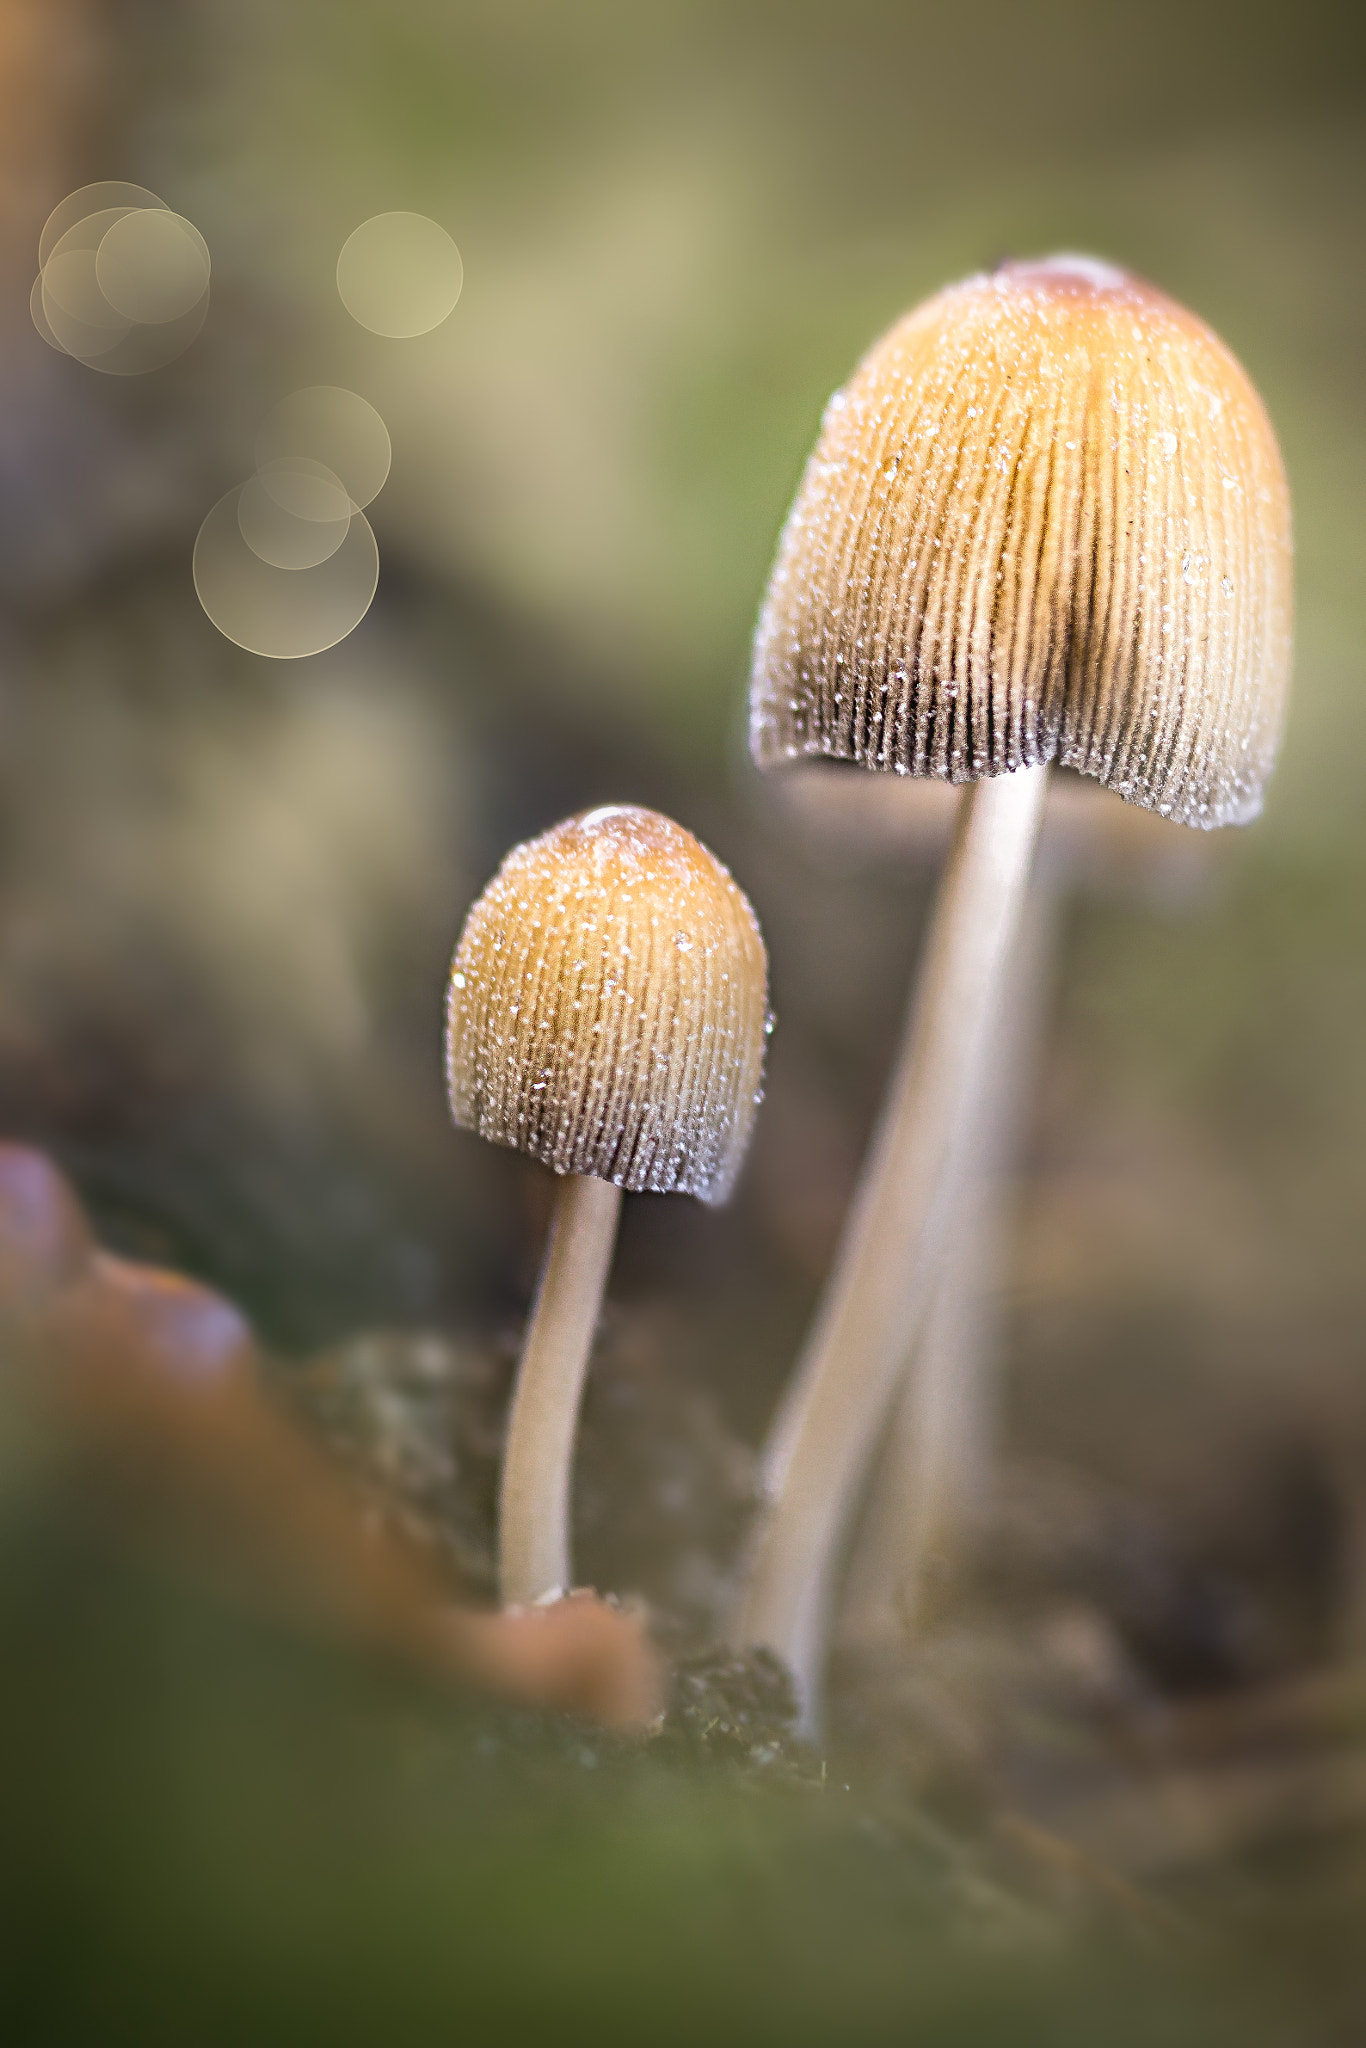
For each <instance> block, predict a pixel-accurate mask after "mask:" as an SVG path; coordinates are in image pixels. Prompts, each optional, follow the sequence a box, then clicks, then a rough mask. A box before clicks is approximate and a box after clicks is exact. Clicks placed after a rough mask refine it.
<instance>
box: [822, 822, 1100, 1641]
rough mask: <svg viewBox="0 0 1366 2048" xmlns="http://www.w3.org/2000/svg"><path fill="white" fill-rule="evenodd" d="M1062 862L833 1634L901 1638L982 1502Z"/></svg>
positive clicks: (1033, 899)
mask: <svg viewBox="0 0 1366 2048" xmlns="http://www.w3.org/2000/svg"><path fill="white" fill-rule="evenodd" d="M1060 876H1061V864H1060V863H1059V861H1058V860H1057V858H1056V855H1054V856H1053V857H1051V858H1050V857H1049V856H1048V855H1045V856H1044V858H1043V859H1042V860H1041V861H1040V862H1039V864H1038V866H1037V867H1036V869H1035V872H1034V876H1033V879H1032V881H1031V883H1030V885H1029V888H1028V891H1027V894H1026V899H1025V905H1024V914H1023V916H1022V918H1021V921H1020V927H1019V931H1018V933H1017V935H1016V941H1015V947H1014V951H1013V954H1012V957H1011V960H1010V963H1009V966H1008V968H1007V971H1006V977H1005V982H1004V985H1003V988H1002V992H1001V1001H1000V1004H999V1008H998V1011H997V1015H996V1019H995V1023H994V1025H993V1027H992V1032H991V1039H990V1049H989V1052H988V1055H987V1059H986V1062H985V1073H984V1076H983V1085H982V1087H981V1088H980V1090H979V1091H978V1093H977V1099H976V1103H975V1106H974V1109H973V1112H972V1117H971V1128H970V1131H969V1134H968V1137H967V1141H966V1144H965V1151H964V1165H963V1172H962V1176H961V1179H960V1182H959V1209H958V1213H957V1214H956V1216H955V1219H954V1223H953V1226H952V1231H951V1241H950V1243H949V1245H948V1246H947V1248H946V1252H945V1257H944V1262H943V1268H942V1271H941V1274H940V1278H939V1284H938V1286H937V1288H936V1290H935V1295H934V1301H933V1304H932V1306H931V1308H930V1311H929V1315H928V1316H927V1318H926V1322H925V1326H924V1329H923V1332H922V1334H921V1340H920V1343H919V1344H918V1346H917V1347H916V1350H915V1352H914V1355H913V1357H912V1359H911V1361H910V1370H909V1372H908V1373H907V1376H906V1380H905V1382H904V1384H903V1386H902V1390H901V1393H900V1395H899V1397H898V1399H897V1405H896V1413H895V1416H894V1419H893V1422H892V1427H891V1430H890V1432H889V1434H888V1438H887V1443H886V1446H885V1449H884V1451H883V1454H882V1456H881V1458H880V1459H879V1461H878V1466H877V1472H876V1476H875V1479H874V1481H873V1490H872V1495H871V1498H870V1501H869V1506H868V1512H867V1515H866V1516H865V1518H864V1521H863V1526H862V1528H861V1530H860V1532H859V1536H858V1539H857V1547H856V1549H855V1552H854V1556H853V1560H852V1562H851V1565H850V1570H849V1582H848V1586H847V1588H846V1592H845V1596H844V1603H843V1610H842V1614H841V1621H840V1634H841V1636H843V1637H847V1638H848V1640H849V1642H850V1643H851V1644H853V1643H857V1644H859V1645H861V1646H865V1647H867V1646H871V1645H873V1644H875V1643H877V1642H888V1641H898V1642H902V1643H904V1642H905V1641H907V1640H908V1639H909V1638H910V1637H911V1636H913V1635H914V1634H915V1633H916V1631H917V1630H918V1628H919V1627H920V1626H921V1625H922V1623H923V1621H924V1619H925V1616H926V1612H927V1610H928V1609H929V1608H931V1607H932V1606H933V1604H934V1597H933V1588H934V1586H935V1584H936V1583H937V1582H939V1581H941V1580H942V1579H943V1578H944V1577H945V1574H946V1572H947V1573H951V1571H952V1568H953V1566H954V1564H955V1563H956V1562H957V1560H958V1558H959V1557H960V1555H961V1553H962V1551H963V1549H964V1547H965V1546H966V1545H967V1544H968V1543H970V1541H971V1537H972V1533H973V1526H974V1524H975V1523H976V1522H978V1521H979V1520H980V1518H981V1516H982V1514H983V1513H984V1511H985V1507H986V1501H987V1496H988V1492H989V1486H990V1474H991V1470H992V1467H993V1465H994V1462H995V1446H996V1437H997V1420H998V1411H999V1407H1000V1354H1001V1307H1002V1289H1003V1285H1004V1276H1005V1274H1006V1271H1007V1268H1008V1263H1009V1253H1008V1245H1009V1237H1010V1208H1011V1195H1012V1191H1013V1183H1014V1181H1015V1178H1016V1174H1017V1170H1018V1162H1019V1156H1020V1151H1021V1144H1022V1137H1023V1130H1024V1125H1025V1121H1026V1118H1027V1115H1028V1112H1029V1110H1030V1108H1031V1106H1032V1104H1033V1102H1034V1097H1035V1087H1034V1082H1035V1077H1036V1075H1037V1072H1038V1064H1039V1042H1040V1039H1041V1036H1042V1029H1043V1020H1044V1016H1045V1014H1046V1010H1047V1006H1048V997H1049V992H1050V990H1051V987H1052V982H1053V965H1054V960H1055V956H1056V950H1057V924H1058V902H1059V894H1060V890H1059V881H1060Z"/></svg>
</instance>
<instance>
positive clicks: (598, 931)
mask: <svg viewBox="0 0 1366 2048" xmlns="http://www.w3.org/2000/svg"><path fill="white" fill-rule="evenodd" d="M767 1020H768V959H767V955H766V954H765V951H764V942H763V939H762V937H761V936H760V933H759V926H758V922H757V920H756V918H755V916H754V912H753V911H752V910H751V909H750V906H749V904H748V902H747V901H746V899H745V897H744V895H743V893H742V892H741V891H740V890H739V889H738V888H737V887H736V885H735V883H734V882H733V881H732V880H731V878H730V876H729V874H728V873H727V872H726V870H725V868H723V867H722V866H721V863H720V862H719V861H718V860H717V859H716V858H715V857H714V856H713V855H712V854H710V853H708V851H707V849H706V847H705V846H702V845H700V844H699V842H698V841H697V840H696V839H694V838H693V836H692V834H691V833H690V832H685V831H684V830H683V828H682V826H680V825H675V824H673V823H671V821H670V820H669V819H668V818H663V817H661V816H660V815H659V814H658V812H656V811H646V810H640V809H637V808H636V807H634V806H632V805H625V804H621V805H611V806H609V807H607V808H605V809H602V810H596V811H589V812H587V813H586V814H585V815H584V816H583V817H579V818H571V819H569V820H568V822H567V823H565V824H563V825H557V826H556V827H555V829H554V830H553V831H551V832H547V833H545V834H544V835H543V836H542V837H541V838H539V839H533V840H530V841H528V843H527V844H526V845H525V846H519V847H516V848H515V849H514V851H513V852H512V853H510V854H509V855H508V857H507V859H506V860H505V861H504V862H503V865H502V867H501V868H500V869H499V870H498V873H497V874H496V875H495V876H494V878H493V880H492V881H491V882H490V883H489V886H488V888H487V889H486V890H485V891H484V893H483V895H482V896H481V897H480V898H479V901H478V902H477V903H476V904H475V906H474V908H473V910H472V911H471V912H470V914H469V917H468V919H467V920H466V923H465V929H464V932H463V933H462V934H461V938H460V944H459V946H458V948H457V949H456V955H455V960H454V963H453V965H452V968H451V981H450V992H449V998H448V1002H447V1026H446V1075H447V1082H448V1086H449V1089H450V1098H451V1111H452V1114H453V1115H454V1117H455V1121H456V1122H457V1123H458V1124H463V1125H464V1126H465V1127H466V1128H467V1129H469V1130H474V1131H478V1132H479V1134H480V1136H481V1137H485V1138H489V1139H491V1140H492V1141H493V1143H494V1144H496V1145H510V1146H512V1147H513V1148H514V1149H515V1150H517V1151H519V1152H528V1153H530V1154H531V1156H532V1157H533V1158H534V1159H540V1160H543V1161H544V1162H545V1164H546V1165H547V1166H551V1167H554V1169H555V1171H556V1172H557V1173H583V1174H593V1175H595V1176H596V1177H597V1178H598V1179H599V1180H608V1181H614V1182H615V1183H616V1184H617V1185H618V1186H619V1187H623V1188H629V1189H632V1190H636V1191H639V1190H641V1189H651V1190H653V1191H654V1192H655V1193H659V1194H663V1193H667V1192H669V1191H670V1190H678V1191H680V1192H682V1193H685V1194H692V1195H700V1196H701V1197H702V1199H703V1200H704V1201H708V1202H719V1201H722V1200H724V1198H725V1196H726V1195H728V1194H729V1192H730V1189H731V1185H732V1183H733V1181H734V1179H735V1176H736V1173H737V1172H738V1170H739V1166H740V1162H741V1159H742V1158H743V1157H744V1151H745V1147H746V1145H747V1144H748V1142H749V1134H750V1129H751V1126H752V1124H753V1122H754V1111H755V1106H756V1104H757V1101H758V1096H759V1085H760V1080H761V1077H762V1073H763V1063H764V1040H765V1035H766V1031H767Z"/></svg>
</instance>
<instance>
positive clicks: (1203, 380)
mask: <svg viewBox="0 0 1366 2048" xmlns="http://www.w3.org/2000/svg"><path fill="white" fill-rule="evenodd" d="M1290 559H1291V544H1290V506H1289V497H1288V493H1287V489H1286V482H1285V474H1284V470H1283V468H1282V465H1281V459H1280V453H1279V450H1278V448H1277V445H1276V439H1275V435H1274V434H1273V432H1272V430H1271V426H1270V423H1269V421H1268V420H1267V417H1266V413H1265V411H1264V410H1263V408H1262V405H1261V402H1260V400H1259V399H1258V397H1257V394H1256V392H1255V391H1254V390H1253V389H1252V386H1251V385H1250V384H1249V382H1248V380H1247V377H1246V376H1245V374H1244V372H1243V371H1242V369H1241V368H1240V367H1239V365H1238V364H1237V363H1236V362H1235V361H1234V359H1233V357H1232V356H1231V355H1230V354H1229V352H1228V350H1227V349H1226V348H1225V347H1224V346H1223V344H1222V343H1221V342H1220V341H1219V340H1218V339H1217V338H1216V336H1215V335H1214V334H1212V333H1211V332H1210V330H1209V328H1207V327H1206V326H1205V325H1204V324H1203V322H1201V321H1199V320H1197V319H1196V318H1195V316H1194V315H1193V314H1191V313H1188V312H1186V311H1185V310H1184V309H1183V308H1182V307H1180V306H1177V305H1176V304H1174V303H1173V301H1172V300H1170V299H1168V298H1165V297H1164V296H1163V295H1162V294H1161V293H1160V292H1157V291H1155V290H1154V289H1153V288H1152V287H1151V286H1149V285H1146V284H1143V283H1141V282H1140V281H1139V280H1138V279H1136V278H1132V277H1129V276H1127V275H1126V274H1125V273H1124V272H1122V271H1118V270H1114V269H1112V268H1110V266H1108V265H1106V264H1100V263H1096V262H1093V261H1091V260H1090V259H1087V258H1082V257H1053V258H1051V259H1049V260H1048V261H1046V262H1039V263H1012V264H1007V265H1004V266H1002V268H1001V269H999V270H997V271H995V272H993V273H992V274H991V275H989V276H980V277H973V278H969V279H968V280H967V281H966V282H965V283H963V284H959V285H954V286H952V287H951V288H950V289H949V290H947V291H944V292H941V293H939V294H938V295H937V296H936V297H935V298H933V299H930V300H929V301H927V302H926V304H924V305H923V306H920V307H918V308H916V310H915V311H914V312H911V313H909V314H907V315H906V317H905V318H904V319H903V320H901V321H900V322H899V323H898V324H897V325H896V326H895V327H893V328H892V329H891V331H890V332H889V333H888V334H886V335H884V336H883V338H882V340H881V341H879V342H878V343H877V344H876V345H875V346H874V348H873V349H872V350H871V351H870V352H869V354H868V355H867V356H866V357H865V358H864V360H863V362H862V363H861V364H860V366H859V368H858V369H857V371H856V372H855V374H854V376H853V378H852V379H851V381H850V382H849V384H848V385H847V386H846V387H845V388H844V389H843V390H842V391H839V392H837V393H836V394H835V396H834V398H832V399H831V401H830V404H829V406H828V407H827V409H826V414H825V418H824V421H823V423H822V426H821V433H820V438H819V440H818V442H817V444H816V448H815V452H814V453H813V455H812V456H811V459H810V462H809V463H808V465H807V469H806V474H805V476H804V477H803V480H802V484H801V488H800V490H799V491H798V494H797V498H796V502H795V503H794V505H793V507H792V510H791V512H790V513H789V515H788V520H787V524H786V526H785V528H784V530H783V535H782V540H781V542H780V544H779V549H778V558H777V561H776V563H775V565H774V569H773V574H772V578H771V580H770V583H769V587H768V593H767V596H766V599H765V602H764V608H763V611H762V613H761V616H760V621H759V630H758V635H757V638H756V642H755V650H754V669H753V678H752V686H751V699H750V717H751V725H750V731H751V745H752V748H753V752H754V757H755V759H756V761H758V763H759V765H760V766H761V767H771V766H774V765H776V764H778V763H780V762H782V761H787V760H793V759H796V758H798V757H800V756H803V755H814V754H824V755H830V756H834V757H836V758H840V759H844V760H850V761H857V762H861V763H862V764H863V765H864V766H866V767H869V768H885V769H892V770H895V771H896V772H898V773H900V774H908V775H937V776H941V777H944V778H946V779H948V780H950V781H954V782H966V781H972V780H974V779H975V778H976V777H978V776H981V775H994V774H1001V773H1003V772H1004V771H1006V770H1008V769H1013V768H1017V767H1020V766H1022V765H1024V764H1025V763H1032V762H1040V761H1048V760H1054V759H1056V760H1059V761H1061V762H1063V763H1064V764H1065V765H1066V766H1068V767H1071V768H1078V769H1080V770H1081V771H1082V772H1083V773H1084V774H1087V775H1094V776H1096V777H1098V778H1099V779H1100V781H1102V782H1104V783H1106V784H1108V785H1109V787H1110V788H1111V789H1114V790H1117V791H1118V792H1119V794H1120V795H1121V796H1125V797H1129V798H1131V799H1132V800H1133V801H1134V802H1135V803H1140V804H1144V805H1146V806H1147V807H1148V808H1149V809H1150V810H1155V811H1159V812H1161V813H1162V814H1163V815H1164V816H1167V817H1171V818H1176V819H1179V820H1180V821H1181V822H1182V823H1184V824H1188V825H1201V826H1214V825H1226V824H1240V823H1243V822H1245V821H1246V820H1248V819H1249V818H1252V817H1255V816H1256V814H1257V812H1258V811H1259V810H1260V808H1261V803H1262V792H1263V787H1264V784H1265V782H1266V778H1267V775H1268V774H1269V772H1270V769H1271V766H1272V763H1273V761H1274V758H1275V754H1276V748H1277V745H1278V743H1279V739H1280V732H1281V724H1282V718H1283V711H1284V700H1285V690H1286V684H1287V680H1288V675H1289V667H1290Z"/></svg>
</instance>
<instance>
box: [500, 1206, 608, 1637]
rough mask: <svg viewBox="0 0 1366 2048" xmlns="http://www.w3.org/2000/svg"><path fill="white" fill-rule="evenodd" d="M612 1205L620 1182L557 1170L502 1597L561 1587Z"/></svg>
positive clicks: (522, 1398)
mask: <svg viewBox="0 0 1366 2048" xmlns="http://www.w3.org/2000/svg"><path fill="white" fill-rule="evenodd" d="M620 1214H621V1189H620V1188H619V1187H615V1186H613V1184H612V1183H611V1182H610V1181H605V1180H597V1179H595V1178H594V1177H592V1176H591V1175H587V1174H576V1173H567V1174H565V1175H563V1176H562V1177H561V1179H560V1181H559V1185H558V1187H557V1189H556V1192H555V1212H554V1215H553V1217H552V1219H551V1224H550V1238H549V1241H548V1243H547V1245H546V1250H545V1260H544V1263H543V1264H542V1266H541V1277H540V1281H539V1283H538V1285H537V1288H536V1300H535V1302H534V1304H533V1305H532V1310H531V1320H530V1322H529V1323H528V1325H527V1333H526V1340H525V1342H524V1344H523V1346H522V1358H521V1363H520V1365H519V1366H518V1368H517V1385H516V1388H515V1390H514V1393H513V1397H512V1415H511V1418H510V1420H509V1423H508V1438H507V1449H506V1452H505V1453H504V1457H503V1485H502V1495H501V1498H500V1502H499V1514H498V1549H499V1578H500V1589H501V1592H502V1597H503V1605H504V1606H505V1607H525V1606H528V1605H530V1603H531V1602H532V1601H534V1600H540V1599H543V1598H544V1597H545V1596H546V1595H547V1594H555V1593H563V1592H567V1591H568V1590H569V1586H570V1583H571V1578H570V1562H569V1493H570V1475H571V1471H572V1467H573V1458H574V1437H575V1433H576V1431H577V1428H578V1421H579V1402H580V1400H581V1398H582V1395H583V1377H584V1373H585V1371H586V1369H587V1366H588V1354H589V1351H590V1350H591V1349H592V1344H593V1333H594V1331H595V1330H596V1328H597V1325H598V1316H599V1314H600V1313H601V1310H602V1294H603V1289H604V1287H605V1286H606V1284H607V1270H608V1267H609V1266H610V1265H611V1263H612V1248H613V1246H614V1244H615V1243H616V1235H617V1219H618V1217H619V1216H620Z"/></svg>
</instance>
